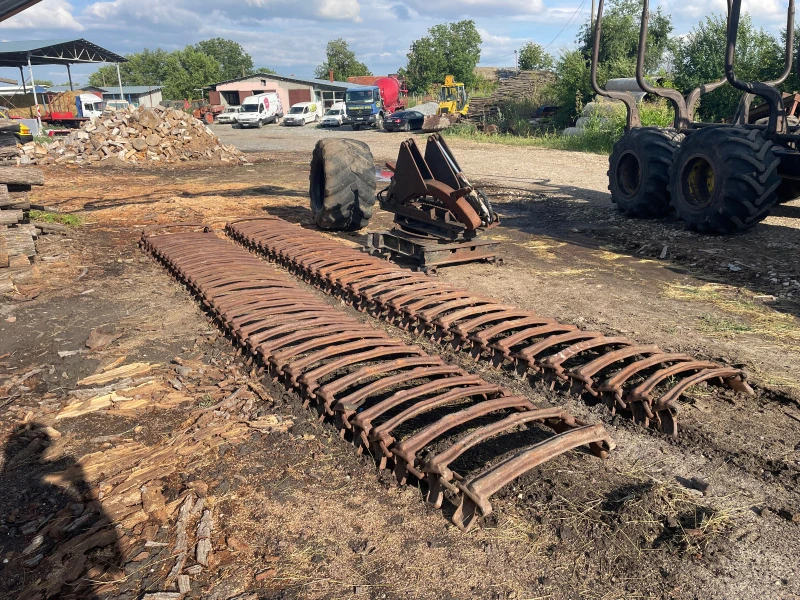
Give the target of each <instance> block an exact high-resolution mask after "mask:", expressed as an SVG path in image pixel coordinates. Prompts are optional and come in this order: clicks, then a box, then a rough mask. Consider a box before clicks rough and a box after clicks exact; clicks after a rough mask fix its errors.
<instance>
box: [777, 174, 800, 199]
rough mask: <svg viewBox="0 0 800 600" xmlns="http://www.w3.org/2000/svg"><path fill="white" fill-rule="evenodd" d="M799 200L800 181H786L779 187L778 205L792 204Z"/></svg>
mask: <svg viewBox="0 0 800 600" xmlns="http://www.w3.org/2000/svg"><path fill="white" fill-rule="evenodd" d="M797 198H800V181H798V180H797V179H784V180H783V181H782V182H781V185H780V187H778V203H779V204H783V203H784V202H791V201H792V200H795V199H797Z"/></svg>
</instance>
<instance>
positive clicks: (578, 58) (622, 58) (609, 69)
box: [554, 0, 672, 125]
mask: <svg viewBox="0 0 800 600" xmlns="http://www.w3.org/2000/svg"><path fill="white" fill-rule="evenodd" d="M641 18H642V6H641V4H640V3H639V2H637V0H612V2H610V3H609V4H608V5H607V8H606V10H605V11H604V14H603V28H602V33H601V37H600V52H599V57H598V62H599V64H598V68H597V79H598V81H599V83H600V85H604V84H605V82H606V81H608V80H609V79H611V78H615V77H633V76H634V75H635V74H636V55H637V53H638V48H639V26H640V24H641ZM670 33H672V19H671V17H670V16H669V15H665V14H663V13H662V12H661V9H660V8H659V9H658V10H656V11H655V12H651V14H650V20H649V22H648V31H647V54H646V56H645V71H646V72H647V73H653V72H654V71H657V70H659V69H660V68H663V65H664V61H665V59H666V58H667V51H668V50H669V49H670V48H671V45H672V40H671V38H670ZM593 39H594V31H593V30H592V28H591V24H590V22H589V21H588V20H587V21H586V22H585V23H584V24H583V26H582V27H581V30H580V32H579V33H578V39H577V42H578V49H577V50H574V51H570V52H566V53H564V54H562V55H561V56H560V57H559V59H558V60H557V61H556V68H555V70H556V74H557V75H558V79H557V81H556V83H555V86H554V88H555V89H554V92H555V96H556V97H557V98H558V103H559V105H560V106H561V110H560V111H559V115H558V121H559V123H560V124H561V125H567V124H568V123H569V122H570V121H571V120H572V119H574V118H575V116H576V115H577V111H578V109H579V108H580V107H581V106H583V105H584V104H586V103H587V102H589V101H590V100H591V99H592V97H593V96H594V90H593V89H592V85H591V80H590V77H589V75H590V68H591V60H592V40H593Z"/></svg>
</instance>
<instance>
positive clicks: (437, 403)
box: [141, 219, 578, 493]
mask: <svg viewBox="0 0 800 600" xmlns="http://www.w3.org/2000/svg"><path fill="white" fill-rule="evenodd" d="M227 229H228V232H229V234H230V235H231V236H232V237H234V238H235V239H237V240H239V241H240V242H241V243H242V245H244V246H247V247H250V248H258V249H259V251H260V252H265V253H267V254H269V255H270V256H273V257H275V259H276V260H278V257H279V256H282V257H283V258H280V260H285V261H286V263H287V264H293V263H292V260H293V258H294V257H295V252H297V251H300V252H305V250H304V249H303V247H302V244H298V243H297V242H296V240H297V239H298V237H299V238H300V239H303V240H305V239H309V240H311V242H310V243H311V244H313V243H314V239H315V238H314V237H313V235H312V234H308V233H306V232H301V235H300V236H297V235H294V233H295V230H293V229H291V228H287V227H285V223H284V222H283V221H281V220H279V219H268V220H247V221H243V222H240V223H235V222H234V223H230V224H228V226H227ZM168 231H169V232H168V233H164V234H161V235H157V234H156V233H149V234H148V235H146V236H143V237H142V241H141V245H142V248H143V249H145V250H146V251H147V252H149V253H150V254H151V255H153V256H154V257H155V258H156V259H158V260H160V261H161V262H162V263H163V264H164V265H165V266H166V267H167V268H168V269H169V270H170V272H171V273H173V274H174V275H175V277H176V278H178V279H179V280H180V281H182V282H183V283H184V284H185V285H186V286H187V288H189V289H190V290H191V291H192V292H194V293H195V294H196V295H197V296H198V297H199V298H200V299H201V300H202V302H203V303H204V304H205V305H206V306H207V307H208V309H209V312H210V313H211V314H212V315H213V316H212V319H214V320H215V321H216V322H218V323H219V324H220V325H221V326H223V327H224V328H225V330H226V332H227V333H228V334H229V336H230V337H231V338H232V339H234V340H235V341H238V342H239V343H240V345H241V347H242V348H244V349H245V350H246V351H248V353H249V356H248V361H251V360H253V359H255V360H260V362H261V364H262V365H264V366H266V368H267V370H268V371H269V372H270V373H271V374H273V375H274V376H275V377H276V379H280V380H281V381H282V382H283V383H284V385H285V386H286V387H289V388H294V389H296V390H297V391H298V392H299V393H300V394H301V395H302V396H303V397H304V404H305V405H306V406H308V405H309V404H310V403H311V402H312V401H315V402H316V404H317V405H318V408H319V409H320V413H321V418H325V417H329V416H335V415H334V413H336V414H338V415H339V418H338V421H339V422H340V423H341V425H342V428H343V429H344V425H346V424H347V423H348V419H352V420H353V421H354V422H355V421H357V420H358V423H359V426H360V427H361V431H362V433H363V434H364V436H363V437H361V436H357V438H358V439H361V440H362V441H363V442H364V443H373V445H376V447H379V448H380V449H381V452H382V453H383V454H382V456H383V458H382V459H379V463H380V464H381V465H384V464H385V462H386V459H387V458H389V457H391V456H392V455H393V454H392V453H393V452H394V449H395V446H396V448H397V450H398V451H399V452H402V453H403V454H402V456H403V457H405V458H404V459H402V458H401V459H399V460H398V461H397V462H396V465H395V470H396V473H397V474H398V476H399V478H400V480H404V479H405V473H406V471H409V472H412V473H414V474H417V475H419V476H421V477H423V476H424V474H423V473H422V472H421V471H420V470H419V469H418V466H419V465H418V463H419V461H418V459H417V455H418V454H419V453H420V451H421V450H422V449H423V447H425V446H426V445H428V444H429V443H430V442H431V441H432V440H434V439H436V438H438V437H441V435H443V434H444V433H445V432H446V431H448V430H450V429H452V428H453V427H456V426H458V425H459V424H464V423H468V422H470V423H471V422H473V421H475V420H476V419H479V418H485V417H486V415H489V414H498V415H499V416H500V417H501V418H502V417H503V416H504V415H505V414H506V413H508V412H509V411H520V414H523V413H530V414H537V416H538V418H539V420H541V419H543V418H544V417H543V415H542V414H541V413H538V412H537V409H536V407H535V406H534V405H533V404H531V402H530V401H529V400H527V399H526V398H524V397H521V396H512V395H511V393H510V392H509V391H508V390H506V389H505V388H502V387H501V386H498V385H495V384H490V383H487V382H485V381H484V380H483V379H481V377H479V376H477V375H470V374H468V373H467V372H465V371H464V370H463V369H461V368H460V367H457V366H451V365H447V364H445V363H444V361H443V360H442V359H441V358H440V357H438V356H429V355H428V354H426V353H425V351H424V350H422V349H421V348H418V347H416V346H409V345H407V344H405V343H404V342H402V341H401V340H398V339H395V338H391V337H389V336H388V334H387V333H386V332H384V331H382V330H379V329H375V328H372V327H369V326H367V325H364V324H362V323H360V322H359V321H357V320H356V319H354V318H352V317H350V316H347V315H345V314H344V313H341V312H339V311H336V310H335V309H332V307H331V306H330V305H328V304H326V303H325V302H323V301H322V300H320V299H319V298H317V297H316V296H315V295H314V294H312V293H310V292H308V291H305V290H303V289H300V288H299V287H298V286H297V285H296V284H295V283H294V282H293V281H291V280H290V279H288V278H287V277H286V276H285V275H283V274H281V273H280V272H279V271H277V270H276V269H274V268H272V267H270V266H269V265H267V264H265V263H264V262H263V261H261V260H260V259H258V258H256V257H255V256H253V255H252V254H250V253H249V252H247V250H245V249H243V248H237V247H235V246H233V245H232V244H230V243H228V242H226V241H224V240H221V239H219V238H217V237H216V236H215V235H214V234H212V233H210V232H208V231H206V232H205V233H195V232H175V233H173V232H172V230H168ZM250 235H258V236H259V237H258V239H251V238H250V237H248V236H250ZM261 236H263V237H261ZM271 241H279V242H280V244H281V246H280V248H278V247H277V246H275V247H271V246H270V243H271ZM298 249H299V250H298ZM339 250H341V249H340V248H334V251H333V252H329V253H328V258H327V259H326V258H321V257H320V256H319V255H315V257H314V259H313V260H310V261H309V264H312V263H313V264H317V265H320V264H322V263H324V262H325V260H328V259H329V258H330V257H331V256H335V257H336V259H337V261H339V260H342V257H344V260H348V255H347V253H346V252H340V251H339ZM305 255H306V256H311V255H310V254H307V253H306V254H305ZM340 264H341V263H339V262H335V261H334V262H328V263H327V265H328V266H327V267H326V268H325V269H324V272H320V271H316V270H314V269H311V270H308V271H306V273H307V276H308V277H309V278H313V279H315V281H316V282H317V283H318V284H319V285H320V287H322V288H324V289H327V290H328V291H330V292H333V291H343V289H344V288H341V287H340V288H337V287H336V283H335V281H333V280H332V279H331V278H333V277H335V276H338V275H339V274H341V273H344V272H346V271H347V272H348V275H351V274H352V271H353V269H354V268H356V267H352V268H349V269H340V268H339V265H340ZM349 264H359V265H361V264H366V263H364V262H363V261H361V260H360V259H358V260H356V259H353V260H352V261H350V262H349ZM300 270H301V269H299V268H298V271H300ZM385 275H387V273H385V272H383V273H381V274H380V275H378V276H376V278H380V279H381V281H382V282H389V281H395V282H396V281H398V280H405V278H396V277H394V276H392V277H389V278H385V277H384V276H385ZM359 281H361V282H365V283H366V282H367V281H368V280H363V279H359ZM376 283H377V282H376V281H372V282H371V283H369V284H366V285H365V289H370V290H373V291H374V290H375V289H376V288H377V287H380V286H381V285H382V283H378V285H376ZM431 289H433V288H431ZM437 289H440V290H441V289H444V290H445V291H444V292H443V293H444V294H445V295H448V296H451V297H455V296H459V297H460V294H461V292H458V293H457V294H456V293H455V292H450V291H448V290H447V289H446V288H437ZM410 290H413V288H409V287H406V286H404V287H403V288H402V290H401V292H402V293H401V294H400V295H402V294H403V293H405V294H408V293H409V291H410ZM391 291H392V287H391V285H390V286H389V287H388V288H385V289H384V290H383V292H385V293H390V292H391ZM383 292H382V293H383ZM454 294H455V296H454ZM411 298H413V296H409V301H411ZM445 302H450V303H452V302H453V300H445ZM421 306H422V305H420V307H421ZM425 306H428V304H427V303H426V304H425ZM248 364H250V362H248ZM387 393H389V394H390V395H389V397H388V398H387V399H385V400H380V401H378V399H379V398H382V397H383V396H384V395H385V394H387ZM372 398H375V399H376V401H375V402H374V403H373V404H369V401H370V400H371V399H372ZM470 403H472V406H471V407H469V408H463V406H465V405H467V404H470ZM390 405H392V406H397V407H399V408H402V412H400V413H399V414H398V415H395V416H393V417H391V418H389V419H388V420H385V421H383V422H381V424H380V425H378V426H377V427H376V428H374V429H373V428H372V420H371V419H375V418H381V419H382V418H384V417H385V416H386V415H387V413H386V411H387V410H391V409H390ZM362 408H363V410H361V412H357V411H358V410H360V409H362ZM462 408H463V409H462ZM333 409H335V410H333ZM431 410H437V411H439V410H445V411H450V412H451V414H450V415H449V417H445V418H443V419H440V421H439V422H437V423H433V424H432V425H428V426H425V427H422V429H421V431H419V432H415V433H414V434H412V435H411V437H407V438H406V439H404V440H403V441H402V442H401V445H396V444H394V438H393V435H394V432H395V430H396V429H397V428H398V427H399V426H400V425H401V424H405V423H407V422H408V421H409V420H412V419H414V418H415V416H417V415H422V414H428V413H429V412H430V411H431ZM337 411H338V412H337ZM436 414H438V413H436ZM547 415H548V417H547V419H545V422H546V423H547V424H548V425H549V426H550V427H551V428H552V429H553V431H556V432H559V431H564V430H568V429H570V428H574V427H575V426H576V424H577V423H578V422H577V421H576V420H575V419H574V418H572V417H571V416H569V415H568V414H566V413H563V412H561V411H559V412H558V413H557V414H556V413H553V412H552V411H550V412H547ZM551 421H552V422H551ZM481 422H483V421H481ZM370 433H371V434H372V436H371V437H370V436H369V435H368V434H370ZM398 456H399V455H398ZM453 478H454V479H458V480H461V479H463V476H461V475H460V474H458V473H453ZM437 481H438V479H437ZM459 493H460V492H459Z"/></svg>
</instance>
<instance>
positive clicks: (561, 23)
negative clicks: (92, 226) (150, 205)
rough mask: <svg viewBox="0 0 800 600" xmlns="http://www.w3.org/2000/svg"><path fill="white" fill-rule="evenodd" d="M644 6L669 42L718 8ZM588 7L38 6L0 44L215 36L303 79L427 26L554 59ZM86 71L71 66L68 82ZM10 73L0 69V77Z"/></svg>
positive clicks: (52, 73) (370, 3)
mask: <svg viewBox="0 0 800 600" xmlns="http://www.w3.org/2000/svg"><path fill="white" fill-rule="evenodd" d="M651 2H652V4H653V7H655V6H656V5H660V6H662V8H663V9H664V10H665V11H666V12H668V13H671V14H672V15H673V22H674V24H675V33H676V34H682V33H686V32H688V31H689V30H690V29H691V27H692V26H693V25H694V24H695V23H697V22H698V21H699V20H700V19H701V18H703V17H704V16H705V15H706V14H709V13H711V12H717V13H721V12H722V11H723V10H724V7H725V0H660V2H658V0H651ZM656 2H658V4H656ZM784 6H785V2H783V1H779V0H744V5H743V10H747V11H749V12H750V13H751V14H752V15H753V18H754V20H755V22H756V23H757V24H758V25H760V26H762V27H765V28H766V29H768V30H770V31H772V32H777V31H779V30H780V29H781V27H782V26H783V24H784V23H785V12H784V11H785V8H784ZM590 7H591V0H459V1H456V2H453V1H446V0H304V1H302V2H298V1H296V0H230V1H225V0H222V1H220V0H98V1H93V0H42V2H40V3H39V4H37V5H35V6H34V7H32V8H30V9H28V10H27V11H24V12H22V13H20V14H18V15H16V16H14V17H12V18H11V19H8V20H7V21H4V22H2V23H0V40H31V39H56V38H77V37H84V38H86V39H88V40H89V41H92V42H94V43H96V44H98V45H100V46H103V47H105V48H108V49H109V50H112V51H114V52H117V53H119V54H126V53H129V52H136V51H139V50H142V49H143V48H151V49H155V48H158V47H161V48H164V49H166V50H173V49H177V48H182V47H184V46H186V45H187V44H192V43H195V42H197V41H200V40H203V39H208V38H211V37H225V38H229V39H232V40H235V41H237V42H239V43H240V44H242V46H244V48H245V49H246V50H247V51H248V52H249V53H250V54H251V55H252V56H253V60H254V61H255V64H256V66H267V67H271V68H273V69H275V70H276V71H278V72H279V73H283V74H287V75H289V74H295V75H298V76H308V75H311V74H312V73H313V71H314V67H316V66H317V65H319V64H320V63H321V62H322V61H323V59H324V55H325V45H326V43H327V42H328V40H330V39H333V38H338V37H342V38H344V39H346V40H347V42H348V43H349V45H350V48H351V49H352V50H354V51H355V52H356V54H357V56H358V58H359V60H361V61H363V62H365V63H366V64H367V66H368V67H369V68H370V70H371V71H372V72H373V73H376V74H384V73H389V72H394V71H396V70H397V68H398V67H400V66H402V65H404V64H405V62H406V60H405V55H406V52H408V48H409V45H410V43H411V42H412V41H413V40H415V39H418V38H420V37H422V36H423V35H425V33H426V31H427V29H428V28H429V27H431V26H432V25H435V24H436V23H442V22H446V21H457V20H460V19H464V18H471V19H474V20H475V23H476V25H477V27H478V30H479V31H480V33H481V36H482V38H483V45H482V53H481V63H480V64H481V65H482V66H512V65H513V64H514V50H515V49H517V48H519V47H520V46H522V44H524V43H525V42H527V41H529V40H533V41H535V42H537V43H539V44H542V45H543V46H546V47H547V50H548V52H550V53H552V54H554V55H557V54H558V53H559V52H560V51H563V50H564V49H568V48H572V47H573V46H574V41H575V36H576V34H577V32H578V30H579V28H580V26H581V24H582V23H584V22H585V21H586V20H587V19H588V18H589V12H590ZM678 12H680V15H679V14H678ZM92 70H93V68H92V67H91V66H78V67H75V68H73V76H74V78H75V80H76V82H84V81H85V80H86V78H87V77H88V74H89V73H91V71H92ZM18 74H19V73H18V72H14V71H13V70H10V69H0V76H3V77H16V76H18ZM34 75H35V76H36V77H37V78H39V77H40V78H42V79H50V80H53V81H54V82H55V83H57V84H58V83H63V82H65V81H66V71H65V69H63V68H61V67H46V66H43V67H34Z"/></svg>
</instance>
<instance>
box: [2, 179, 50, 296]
mask: <svg viewBox="0 0 800 600" xmlns="http://www.w3.org/2000/svg"><path fill="white" fill-rule="evenodd" d="M34 185H44V175H43V174H42V172H41V171H40V170H39V169H33V168H20V167H0V293H5V292H8V291H11V290H12V289H13V283H12V280H11V272H12V271H16V270H18V269H23V268H27V267H29V266H30V264H31V258H33V257H34V256H35V255H36V245H35V242H34V240H35V239H36V238H37V237H38V235H39V232H40V229H37V226H36V224H34V223H30V222H29V219H28V212H29V211H30V209H31V202H30V198H29V196H28V194H29V192H30V191H31V187H32V186H34ZM43 227H46V225H43Z"/></svg>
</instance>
